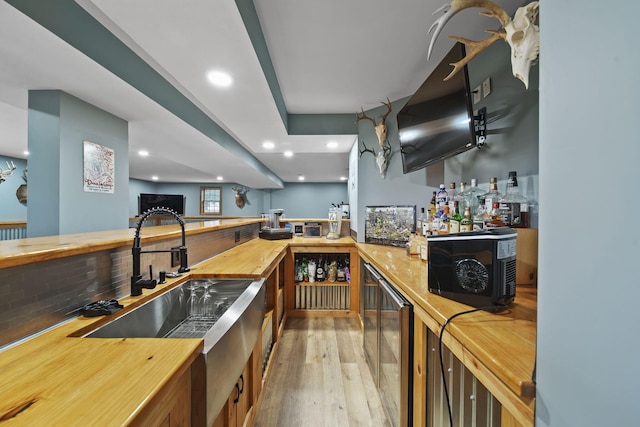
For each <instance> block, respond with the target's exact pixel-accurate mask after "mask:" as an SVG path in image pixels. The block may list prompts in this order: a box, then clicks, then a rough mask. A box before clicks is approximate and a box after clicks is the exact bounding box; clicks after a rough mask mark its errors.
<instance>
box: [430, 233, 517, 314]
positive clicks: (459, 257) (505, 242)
mask: <svg viewBox="0 0 640 427" xmlns="http://www.w3.org/2000/svg"><path fill="white" fill-rule="evenodd" d="M516 237H517V232H516V231H515V230H512V229H510V228H506V227H505V228H496V229H494V230H484V231H474V232H470V233H456V234H444V235H436V236H430V237H429V275H428V276H429V291H430V292H432V293H435V294H438V295H441V296H443V297H446V298H449V299H452V300H455V301H459V302H462V303H465V304H468V305H471V306H474V307H483V306H490V305H509V304H511V303H512V302H513V300H514V298H515V296H516Z"/></svg>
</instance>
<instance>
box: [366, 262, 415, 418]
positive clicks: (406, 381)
mask: <svg viewBox="0 0 640 427" xmlns="http://www.w3.org/2000/svg"><path fill="white" fill-rule="evenodd" d="M360 271H361V303H362V304H361V315H362V321H363V324H364V334H363V345H364V353H365V356H366V359H367V363H368V365H369V369H370V370H371V374H372V376H373V379H374V383H375V384H376V386H377V388H378V392H379V394H380V399H381V400H382V405H383V407H384V409H385V411H386V413H387V416H388V418H389V421H390V423H391V425H393V426H397V427H399V426H411V425H412V421H413V417H412V394H413V393H412V392H411V391H412V366H413V362H412V360H413V345H412V343H413V340H412V337H413V306H412V305H411V304H410V303H409V302H408V301H407V300H406V299H405V298H404V296H402V295H401V294H400V293H399V292H398V291H396V290H395V289H394V288H393V286H392V285H391V284H389V282H387V281H386V280H385V279H384V278H383V277H382V275H380V273H378V271H376V269H375V268H373V267H372V266H371V265H370V264H368V263H365V262H362V268H361V270H360Z"/></svg>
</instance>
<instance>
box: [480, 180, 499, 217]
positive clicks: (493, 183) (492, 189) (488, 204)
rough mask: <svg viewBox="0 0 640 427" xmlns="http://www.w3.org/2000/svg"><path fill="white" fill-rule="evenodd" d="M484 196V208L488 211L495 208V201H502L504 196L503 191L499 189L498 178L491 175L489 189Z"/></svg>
mask: <svg viewBox="0 0 640 427" xmlns="http://www.w3.org/2000/svg"><path fill="white" fill-rule="evenodd" d="M482 197H483V198H484V208H485V210H486V211H487V212H491V210H492V209H493V203H494V202H500V199H501V198H502V193H500V192H499V191H498V178H496V177H495V176H494V177H491V180H490V181H489V191H487V192H486V193H484V194H483V196H482Z"/></svg>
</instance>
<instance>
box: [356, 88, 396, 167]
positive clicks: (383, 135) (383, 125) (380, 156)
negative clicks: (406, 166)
mask: <svg viewBox="0 0 640 427" xmlns="http://www.w3.org/2000/svg"><path fill="white" fill-rule="evenodd" d="M382 104H383V105H385V106H386V107H387V112H386V113H384V114H382V115H381V116H378V117H379V118H380V119H382V120H381V121H380V123H376V120H375V119H372V118H371V117H369V116H367V115H366V114H365V112H364V109H363V108H361V110H362V115H361V116H360V115H359V114H357V113H356V123H358V122H359V121H360V120H369V121H371V123H373V127H374V128H375V131H376V135H377V136H378V145H379V146H380V151H378V152H377V153H376V151H375V150H374V149H368V148H367V146H366V145H365V143H364V141H362V146H363V147H364V150H362V151H360V157H362V155H363V154H364V153H366V152H369V153H371V154H373V155H374V157H375V158H376V163H377V164H378V169H379V170H380V175H381V176H382V178H384V177H385V176H386V174H387V167H388V166H389V159H390V158H391V155H392V152H391V144H389V141H388V140H387V122H386V121H387V117H388V116H389V114H390V113H391V101H389V98H387V102H386V103H385V102H383V103H382Z"/></svg>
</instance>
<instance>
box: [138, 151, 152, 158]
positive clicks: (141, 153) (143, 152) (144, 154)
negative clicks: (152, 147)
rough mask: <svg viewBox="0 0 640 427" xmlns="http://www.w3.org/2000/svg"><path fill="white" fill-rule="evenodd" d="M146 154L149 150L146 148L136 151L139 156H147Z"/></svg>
mask: <svg viewBox="0 0 640 427" xmlns="http://www.w3.org/2000/svg"><path fill="white" fill-rule="evenodd" d="M148 155H149V152H148V151H147V150H140V151H138V156H140V157H147V156H148Z"/></svg>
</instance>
